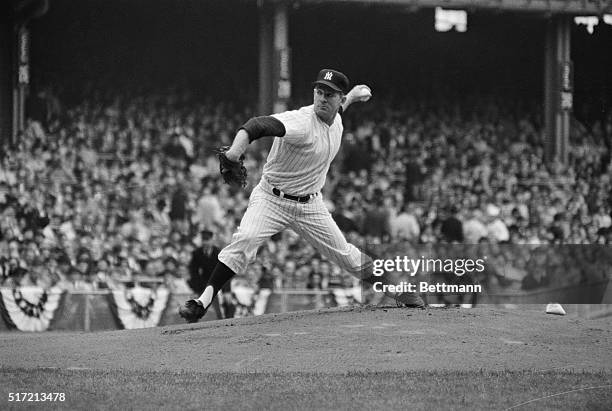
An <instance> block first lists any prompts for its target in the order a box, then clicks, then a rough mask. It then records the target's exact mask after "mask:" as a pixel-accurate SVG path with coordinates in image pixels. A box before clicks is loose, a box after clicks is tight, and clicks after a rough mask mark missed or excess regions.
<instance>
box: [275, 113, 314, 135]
mask: <svg viewBox="0 0 612 411" xmlns="http://www.w3.org/2000/svg"><path fill="white" fill-rule="evenodd" d="M272 117H274V118H276V119H277V120H279V121H280V122H281V123H283V125H284V126H285V135H284V136H283V137H280V138H282V139H283V140H286V141H287V142H289V143H299V142H301V141H303V140H304V138H305V136H306V134H307V133H308V129H309V127H310V114H309V111H308V110H307V108H306V107H304V108H301V109H299V110H291V111H285V112H283V113H278V114H273V115H272Z"/></svg>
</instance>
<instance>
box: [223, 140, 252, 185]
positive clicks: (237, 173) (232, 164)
mask: <svg viewBox="0 0 612 411" xmlns="http://www.w3.org/2000/svg"><path fill="white" fill-rule="evenodd" d="M227 150H229V146H224V147H221V148H220V149H218V150H217V158H219V172H220V173H221V176H222V177H223V181H225V182H226V183H227V184H229V185H230V186H234V187H245V186H246V183H247V170H246V168H245V167H244V155H241V156H240V158H239V159H238V161H232V160H230V159H229V158H227V157H226V155H225V152H226V151H227Z"/></svg>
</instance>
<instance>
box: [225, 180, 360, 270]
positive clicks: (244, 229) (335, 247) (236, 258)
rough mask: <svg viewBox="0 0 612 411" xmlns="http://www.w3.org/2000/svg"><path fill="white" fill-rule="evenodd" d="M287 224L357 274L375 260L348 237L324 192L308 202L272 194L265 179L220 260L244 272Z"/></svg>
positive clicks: (233, 268)
mask: <svg viewBox="0 0 612 411" xmlns="http://www.w3.org/2000/svg"><path fill="white" fill-rule="evenodd" d="M285 228H291V229H293V230H294V231H295V232H296V233H297V234H298V235H300V236H301V237H302V238H303V239H305V240H306V241H308V242H309V243H310V244H311V245H312V246H313V247H314V248H315V249H316V250H317V251H318V252H319V253H321V254H322V255H324V256H326V257H327V258H328V259H329V260H331V261H332V262H334V263H336V264H337V265H338V266H340V267H341V268H343V269H345V270H347V271H349V272H351V273H353V274H355V275H357V276H360V275H361V272H362V270H363V269H364V268H365V267H366V266H368V265H369V264H371V259H370V258H369V257H368V256H367V255H366V254H364V253H362V252H361V251H360V250H359V249H358V248H357V247H355V246H354V245H352V244H350V243H348V242H347V241H346V238H345V237H344V234H342V232H341V231H340V229H339V228H338V225H337V224H336V222H335V221H334V220H333V218H332V216H331V214H330V213H329V211H328V210H327V207H325V204H324V203H323V199H322V198H321V195H320V194H319V195H316V196H314V197H313V198H311V199H310V200H309V201H308V202H307V203H299V202H297V201H293V200H288V199H285V198H280V197H278V196H276V195H274V194H272V187H271V186H270V184H268V183H267V182H266V181H265V179H262V180H261V182H260V183H259V184H258V185H257V187H255V188H254V189H253V192H252V193H251V197H250V199H249V205H248V207H247V210H246V212H245V213H244V216H243V217H242V221H241V222H240V226H239V227H238V230H237V231H236V233H235V234H234V235H233V236H232V241H231V243H230V244H229V245H228V246H227V247H225V248H224V249H223V250H221V252H220V253H219V261H221V262H222V263H223V264H225V265H226V266H228V267H229V268H230V269H231V270H232V271H234V272H235V273H236V274H242V273H244V272H245V270H246V268H247V266H248V265H249V264H250V263H251V262H253V261H254V260H255V257H256V255H257V250H258V249H259V247H260V246H261V245H262V244H263V243H264V242H265V241H266V240H267V239H268V238H270V237H271V236H272V235H274V234H276V233H278V232H280V231H282V230H284V229H285Z"/></svg>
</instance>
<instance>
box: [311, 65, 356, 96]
mask: <svg viewBox="0 0 612 411" xmlns="http://www.w3.org/2000/svg"><path fill="white" fill-rule="evenodd" d="M312 84H313V85H316V84H322V85H325V86H327V87H330V88H332V89H334V90H336V91H340V92H342V93H345V94H346V93H348V91H349V79H348V77H346V76H345V75H344V73H341V72H339V71H338V70H334V69H323V70H321V71H319V74H318V75H317V79H316V80H315V81H314V82H313V83H312Z"/></svg>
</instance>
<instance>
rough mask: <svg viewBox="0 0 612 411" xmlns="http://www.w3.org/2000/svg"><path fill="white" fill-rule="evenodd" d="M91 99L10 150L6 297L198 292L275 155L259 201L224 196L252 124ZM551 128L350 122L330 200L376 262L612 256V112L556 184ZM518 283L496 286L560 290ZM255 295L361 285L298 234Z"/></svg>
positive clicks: (416, 106)
mask: <svg viewBox="0 0 612 411" xmlns="http://www.w3.org/2000/svg"><path fill="white" fill-rule="evenodd" d="M87 95H88V97H87V98H84V99H83V100H82V101H81V102H80V103H78V104H73V105H70V106H66V107H64V106H62V104H61V103H60V102H59V100H58V99H57V98H52V96H51V95H47V96H46V100H45V102H46V105H47V106H46V110H45V114H44V116H40V117H39V118H30V119H29V120H28V124H27V127H26V129H25V130H24V131H23V132H22V133H21V134H20V135H19V137H18V141H17V144H16V145H15V146H13V147H8V146H7V147H5V148H4V149H3V150H4V151H3V152H2V155H1V158H0V276H1V277H0V285H1V286H4V287H14V286H20V285H21V286H23V285H42V286H45V287H47V286H51V285H59V286H61V287H64V288H66V289H68V290H93V289H100V288H112V287H117V286H121V285H122V284H126V283H129V282H134V281H138V279H139V278H147V279H151V278H156V279H158V280H159V281H160V282H164V283H165V284H167V285H168V286H169V287H170V289H171V290H172V291H174V292H182V293H189V292H190V289H189V286H188V285H187V279H188V278H189V276H190V272H189V263H190V260H191V255H192V253H193V251H194V250H195V248H197V247H199V246H200V245H201V243H202V241H203V240H202V238H201V235H200V233H201V232H202V231H203V230H210V231H212V232H213V233H214V237H213V239H212V241H213V242H214V243H216V244H217V245H218V246H223V245H224V244H226V243H227V242H228V241H229V239H230V236H231V234H232V233H233V231H234V230H235V228H236V227H237V225H238V223H239V221H240V218H241V216H242V214H243V212H244V210H245V209H246V206H247V203H248V194H249V192H250V189H252V187H254V186H255V184H256V183H257V181H258V179H259V177H260V176H261V170H262V165H263V162H264V161H265V156H266V154H267V149H268V147H269V141H267V142H266V141H259V142H257V143H255V144H254V147H253V148H252V149H250V151H249V152H248V159H247V161H246V166H247V169H248V171H249V179H250V184H249V186H248V187H247V189H246V190H235V189H232V188H230V187H228V186H226V185H223V184H222V181H221V179H220V177H219V175H218V163H217V161H216V158H215V156H214V152H213V148H214V147H217V146H219V145H223V144H228V143H230V141H231V138H232V137H233V134H234V132H235V130H236V129H237V128H238V127H239V126H240V125H241V124H242V122H244V121H245V120H246V119H247V118H249V117H250V116H251V115H252V114H253V113H252V111H251V110H249V109H245V108H240V107H236V106H235V105H232V104H230V103H216V102H211V101H204V102H200V101H197V99H195V98H194V97H193V96H191V95H190V94H189V93H188V92H184V91H178V90H164V91H163V92H160V93H150V92H147V93H144V92H143V93H131V92H127V91H123V92H119V91H114V92H106V93H96V92H89V93H87ZM536 113H538V110H537V109H533V107H527V106H521V105H519V104H514V105H512V104H508V102H507V101H504V102H503V103H502V102H500V101H495V99H492V98H487V97H483V96H477V97H475V98H473V99H471V98H464V99H462V100H461V101H449V100H442V99H431V100H429V101H426V100H418V101H406V102H403V103H402V104H401V105H400V104H393V105H392V104H389V103H384V102H382V101H376V102H375V103H374V104H371V105H369V106H368V107H366V106H365V105H364V107H356V108H354V109H353V108H352V109H351V110H350V111H349V112H348V113H347V114H346V116H345V137H344V143H343V147H342V148H341V151H340V154H339V157H338V158H337V159H336V160H335V161H334V163H332V166H331V170H330V173H329V175H328V180H327V184H326V187H325V188H324V198H326V201H327V202H328V206H329V208H330V210H331V211H332V213H333V215H334V218H335V219H336V221H337V222H338V224H339V226H340V227H341V229H342V230H343V231H344V232H345V233H346V235H347V238H348V239H349V241H351V242H353V243H354V244H356V245H358V246H362V247H366V248H367V245H370V244H374V245H375V244H387V243H398V242H400V241H406V242H407V243H408V244H413V245H417V244H437V243H451V244H452V243H455V244H464V243H465V244H491V245H500V244H502V245H503V244H514V245H527V244H529V245H550V244H556V245H558V244H612V216H611V211H612V196H611V192H612V182H611V177H612V161H611V156H610V153H611V151H610V145H611V140H610V139H611V138H612V113H609V114H608V116H607V118H606V121H605V122H603V123H602V122H600V123H596V124H590V125H588V126H585V125H583V124H580V123H579V122H577V121H573V123H572V132H571V151H570V161H569V164H568V165H567V166H563V165H561V164H557V165H553V166H551V167H549V166H547V165H546V164H545V162H544V149H543V146H544V140H543V133H542V125H541V119H540V118H539V117H538V115H537V114H536ZM204 241H205V240H204ZM502 254H503V253H502ZM525 258H526V259H528V258H529V256H526V257H525ZM511 260H512V258H511V256H509V257H508V259H507V262H509V261H511ZM514 266H515V268H516V271H517V273H516V274H509V272H510V271H511V270H506V272H505V273H504V277H505V278H504V281H498V282H497V284H499V285H504V286H509V287H511V286H516V287H518V288H523V289H530V288H534V286H537V285H539V284H548V283H550V282H551V281H552V280H551V279H550V278H548V279H546V278H542V275H541V274H540V275H536V277H537V278H535V279H534V278H533V277H534V276H533V275H531V276H530V275H528V271H529V270H528V269H527V264H526V263H525V262H524V261H523V263H516V262H515V263H514ZM525 278H528V279H529V280H528V281H527V280H525ZM243 281H245V282H247V283H248V284H250V285H251V286H253V287H262V288H269V289H274V288H277V289H278V288H293V289H321V290H328V289H335V288H336V289H337V288H342V289H350V288H352V287H354V286H356V280H355V279H354V278H353V277H351V276H350V275H348V273H344V272H342V271H341V270H340V269H339V267H336V266H334V265H333V264H331V263H330V262H328V261H326V260H325V259H324V258H322V257H321V256H320V255H318V254H317V253H316V251H315V250H314V249H313V248H312V247H310V246H309V245H308V244H306V243H304V242H303V241H302V240H301V239H300V238H299V237H298V236H297V235H296V234H295V233H293V232H291V231H289V230H288V231H285V232H283V233H279V234H277V235H275V236H273V237H272V238H271V239H270V241H268V242H267V244H266V245H265V246H264V247H262V249H261V251H260V254H259V258H258V261H257V263H255V264H252V265H251V267H250V268H249V273H248V275H247V276H246V277H245V278H244V279H243Z"/></svg>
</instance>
